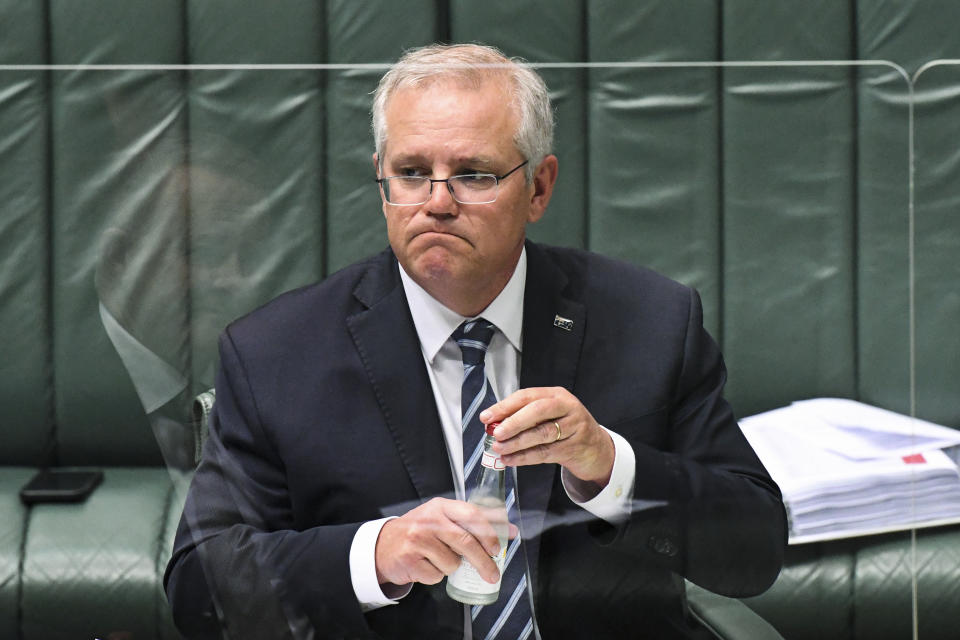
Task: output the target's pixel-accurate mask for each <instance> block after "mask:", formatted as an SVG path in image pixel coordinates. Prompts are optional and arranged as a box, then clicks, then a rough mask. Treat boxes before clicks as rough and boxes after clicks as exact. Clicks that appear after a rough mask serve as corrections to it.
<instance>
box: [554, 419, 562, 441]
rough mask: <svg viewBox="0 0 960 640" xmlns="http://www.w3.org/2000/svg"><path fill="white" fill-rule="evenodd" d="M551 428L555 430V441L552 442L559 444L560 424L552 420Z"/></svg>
mask: <svg viewBox="0 0 960 640" xmlns="http://www.w3.org/2000/svg"><path fill="white" fill-rule="evenodd" d="M553 426H555V427H556V428H557V439H556V440H554V442H560V438H561V437H562V435H561V433H560V423H559V422H557V421H556V420H554V421H553Z"/></svg>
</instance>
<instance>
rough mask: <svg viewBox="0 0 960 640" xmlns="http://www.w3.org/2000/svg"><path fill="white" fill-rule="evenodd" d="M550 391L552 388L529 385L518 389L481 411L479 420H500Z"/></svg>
mask: <svg viewBox="0 0 960 640" xmlns="http://www.w3.org/2000/svg"><path fill="white" fill-rule="evenodd" d="M551 393H552V389H550V388H548V387H529V388H526V389H519V390H517V391H514V392H513V393H511V394H510V395H509V396H507V397H506V398H504V399H503V400H501V401H500V402H497V403H495V404H492V405H490V406H489V407H487V408H486V409H484V410H483V411H481V412H480V421H481V422H483V423H484V424H490V423H491V422H497V421H500V422H502V421H503V420H506V419H507V418H508V417H510V416H512V415H513V414H514V413H516V412H517V411H519V410H520V409H522V408H523V407H525V406H526V405H528V404H530V403H531V402H534V401H536V400H539V399H540V398H546V397H548V396H549V395H550V394H551Z"/></svg>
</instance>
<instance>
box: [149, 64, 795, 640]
mask: <svg viewBox="0 0 960 640" xmlns="http://www.w3.org/2000/svg"><path fill="white" fill-rule="evenodd" d="M373 113H374V117H373V121H374V134H375V137H376V149H377V151H376V153H375V154H374V166H375V168H376V171H377V175H378V181H379V183H380V188H381V194H382V196H383V211H384V215H385V216H386V220H387V229H388V236H389V241H390V249H388V250H387V251H385V252H383V253H381V254H380V255H377V256H374V257H373V258H370V259H368V260H366V261H363V262H360V263H358V264H355V265H353V266H351V267H348V268H346V269H344V270H342V271H340V272H338V273H337V274H334V275H332V276H330V277H329V278H328V279H327V280H325V281H324V282H322V283H320V284H318V285H314V286H311V287H307V288H304V289H300V290H297V291H294V292H291V293H288V294H285V295H283V296H281V297H280V298H278V299H276V300H274V301H273V302H271V303H269V304H268V305H266V306H265V307H263V308H261V309H259V310H257V311H255V312H253V313H252V314H250V315H248V316H246V317H245V318H242V319H240V320H238V321H237V322H235V323H233V324H232V325H231V326H230V327H229V328H228V329H227V330H226V332H225V333H224V335H223V336H222V337H221V341H220V354H221V369H220V373H219V376H218V379H217V402H216V407H215V413H214V416H213V419H212V422H211V431H210V436H209V440H208V443H207V445H206V448H205V450H204V457H203V461H202V462H201V464H200V466H199V468H198V470H197V473H196V476H195V478H194V481H193V484H192V486H191V489H190V494H189V496H188V500H187V504H186V506H185V508H184V514H183V518H182V520H181V523H180V528H179V530H178V533H177V538H176V542H175V547H174V552H173V557H172V558H171V560H170V564H169V566H168V569H167V574H166V577H165V585H166V589H167V593H168V597H169V598H170V602H171V604H172V607H173V611H174V617H175V619H176V621H177V624H178V626H179V627H180V628H181V630H182V631H183V632H184V633H185V634H186V635H187V636H189V637H221V636H222V635H226V636H228V637H252V638H257V637H271V638H273V637H297V638H300V637H318V638H325V637H351V638H352V637H368V636H373V637H375V636H382V637H396V638H419V637H436V638H446V637H457V638H463V637H471V636H472V635H473V634H475V633H478V632H477V631H476V627H475V626H474V625H476V621H475V620H473V621H472V619H473V618H474V617H475V615H476V610H471V609H470V608H469V607H464V606H463V605H461V604H459V603H457V602H455V601H453V600H451V599H450V598H449V597H447V596H446V594H445V593H444V590H443V578H444V577H445V576H446V575H449V574H450V573H452V572H453V571H454V570H455V569H456V568H457V566H458V565H459V564H460V561H461V560H460V559H461V556H462V557H463V558H465V559H466V560H467V561H469V562H470V563H471V564H473V565H474V566H475V567H476V568H477V570H478V571H479V572H480V574H481V575H482V576H483V577H484V579H486V580H488V581H493V580H495V579H496V578H497V577H498V575H499V572H498V569H497V566H496V565H495V564H494V563H493V561H492V559H491V557H490V556H494V555H496V554H497V552H498V545H499V543H498V539H497V536H496V534H495V533H494V531H493V528H492V527H491V526H490V525H489V523H487V521H486V520H485V518H484V517H483V515H482V514H481V512H480V511H479V510H478V509H477V508H476V507H474V506H472V505H470V504H468V503H466V502H464V501H463V500H462V498H463V496H464V486H463V484H464V479H463V478H464V471H463V465H464V457H465V455H464V454H463V452H462V450H461V442H460V441H461V439H462V438H461V398H460V382H461V379H462V377H463V371H464V370H463V364H462V362H461V360H460V352H459V349H458V347H457V343H456V342H455V340H454V339H453V338H451V334H452V333H453V331H454V330H455V329H456V328H457V327H458V325H460V324H461V323H463V322H464V321H469V320H473V319H476V318H480V317H482V318H483V319H484V320H486V321H489V322H491V323H492V324H493V326H494V327H495V329H494V333H493V337H492V338H491V339H490V342H489V349H488V351H487V359H486V361H485V367H486V368H485V371H486V374H487V377H488V378H489V384H490V385H491V387H492V388H493V389H494V390H495V392H496V396H497V398H498V401H497V402H495V404H493V405H492V406H489V407H487V408H485V409H483V410H482V412H481V413H479V418H480V420H482V422H483V423H485V424H489V423H493V422H499V423H500V425H499V426H498V427H497V428H496V431H495V432H494V434H495V436H496V439H497V444H496V445H495V450H496V452H497V453H498V454H500V455H501V456H502V458H503V460H504V462H505V463H506V465H508V470H507V472H508V474H511V476H512V478H511V481H515V482H516V491H517V494H516V497H517V502H518V504H519V507H520V510H521V515H520V518H519V521H518V522H516V525H518V526H517V527H514V529H513V532H514V534H519V536H520V538H519V539H520V540H522V541H523V542H522V553H520V554H517V555H516V556H513V558H514V560H511V562H517V563H519V564H517V565H514V566H520V567H521V574H522V575H523V576H524V579H525V581H524V582H521V583H520V585H521V586H520V587H518V589H517V591H516V594H517V597H518V598H519V600H520V601H521V604H522V605H523V606H521V607H518V608H517V610H520V609H523V613H522V615H523V616H525V617H526V619H527V620H528V622H527V625H526V627H525V628H524V630H523V631H522V632H521V633H520V637H540V638H566V637H585V638H598V637H600V638H602V637H611V638H613V637H616V638H621V637H651V638H671V637H699V636H698V635H697V634H698V633H701V631H698V630H697V629H696V628H695V625H693V624H692V623H691V622H690V621H689V619H688V616H687V613H686V611H685V603H684V597H683V593H684V592H683V578H684V577H685V578H688V579H690V580H692V581H693V582H696V583H698V584H700V585H701V586H703V587H706V588H707V589H710V590H713V591H716V592H718V593H722V594H726V595H731V596H745V595H752V594H756V593H759V592H762V591H763V590H764V589H766V588H767V587H768V586H769V585H770V584H771V583H772V582H773V580H774V579H775V578H776V576H777V574H778V572H779V569H780V564H781V561H782V554H783V547H784V542H785V539H786V534H785V529H786V527H785V516H784V511H783V505H782V503H781V500H780V494H779V491H778V489H777V487H776V485H775V484H774V483H773V482H772V480H771V479H770V477H769V475H768V474H767V473H766V471H765V470H764V468H763V466H762V465H761V464H760V462H759V461H758V459H757V458H756V456H755V455H754V453H753V452H752V450H751V449H750V447H749V446H748V444H747V443H746V441H745V440H744V438H743V436H742V435H741V433H740V431H739V429H738V427H737V424H736V421H735V418H734V416H733V413H732V411H731V409H730V407H729V405H728V404H727V403H726V401H725V400H724V399H723V397H722V388H723V385H724V382H725V375H726V374H725V370H724V367H723V362H722V358H721V355H720V353H719V351H718V349H717V346H716V344H715V343H714V342H713V341H712V340H711V339H710V337H709V336H708V335H707V334H706V332H705V331H704V329H703V327H702V318H701V308H700V303H699V299H698V297H697V295H696V293H695V292H693V291H692V290H690V289H688V288H686V287H683V286H681V285H679V284H677V283H674V282H672V281H670V280H667V279H666V278H663V277H661V276H658V275H656V274H654V273H652V272H649V271H645V270H641V269H637V268H634V267H630V266H628V265H625V264H622V263H618V262H615V261H612V260H608V259H605V258H602V257H599V256H596V255H592V254H589V253H586V252H581V251H575V250H570V249H559V248H549V247H543V246H538V245H536V244H534V243H531V242H529V241H527V240H526V236H525V229H526V225H527V224H530V223H534V222H536V221H537V220H539V219H540V217H541V216H542V215H543V214H544V211H545V209H546V207H547V204H548V202H549V200H550V196H551V194H552V190H553V186H554V183H555V181H556V179H557V172H558V162H557V159H556V157H555V156H553V155H551V154H550V146H551V143H552V113H551V108H550V104H549V100H548V98H547V94H546V87H545V86H544V85H543V82H542V80H541V79H540V78H539V76H537V75H536V74H535V73H534V72H532V71H530V70H529V69H527V68H525V67H523V66H522V65H518V64H515V63H513V62H511V61H509V60H508V59H506V58H503V57H502V55H501V54H499V52H497V51H496V50H492V49H490V48H486V47H480V46H476V45H469V46H455V47H439V46H438V47H429V48H425V49H422V50H417V51H414V52H411V53H408V54H407V55H405V56H404V58H403V59H401V61H400V63H398V65H397V66H395V67H394V68H393V69H392V70H391V71H390V72H389V73H388V74H386V76H385V77H384V78H383V80H382V81H381V83H380V87H379V88H378V90H377V93H376V95H375V98H374V109H373ZM481 409H482V407H481ZM465 422H466V419H464V423H465ZM601 424H602V425H604V426H601ZM514 473H515V475H513V474H514ZM458 498H461V499H458ZM506 572H507V570H506V569H505V570H504V576H505V577H504V580H505V582H506V575H507V573H506ZM501 598H503V594H501ZM500 604H502V603H500ZM491 606H494V605H491ZM510 611H512V609H511V610H510ZM506 615H507V614H506V613H505V614H504V616H506ZM510 615H513V614H512V613H510ZM505 628H506V627H505ZM518 628H519V627H518ZM491 634H495V631H492V632H491ZM490 637H494V635H491V636H490ZM514 637H517V636H514Z"/></svg>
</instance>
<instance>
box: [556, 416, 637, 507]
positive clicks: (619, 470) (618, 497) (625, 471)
mask: <svg viewBox="0 0 960 640" xmlns="http://www.w3.org/2000/svg"><path fill="white" fill-rule="evenodd" d="M601 428H602V429H603V430H604V431H606V432H607V433H609V434H610V438H611V439H612V440H613V448H614V459H613V471H612V472H611V473H610V482H608V483H607V486H606V487H604V488H603V489H601V490H600V492H599V493H597V494H596V495H593V493H594V491H595V487H596V485H593V484H592V483H585V482H583V481H581V480H580V479H579V478H577V477H576V476H574V475H573V474H572V473H570V472H569V471H567V470H566V469H561V470H560V477H561V479H562V480H563V488H564V489H565V490H566V492H567V496H568V497H569V498H570V499H571V500H572V501H573V502H574V503H576V504H578V505H579V506H581V507H583V508H584V509H586V510H587V511H589V512H590V513H592V514H593V515H595V516H597V517H598V518H602V519H604V520H606V521H607V522H609V523H610V524H620V523H622V522H625V521H626V520H627V518H628V517H629V516H630V504H631V502H632V500H633V484H634V480H635V479H636V464H637V459H636V456H635V455H634V453H633V447H632V446H631V445H630V443H629V442H627V440H626V438H624V437H623V436H621V435H620V434H618V433H614V432H613V431H610V430H609V429H607V428H606V427H601ZM591 488H594V491H591V490H590V489H591ZM590 496H592V497H590Z"/></svg>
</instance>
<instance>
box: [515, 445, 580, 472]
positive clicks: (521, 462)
mask: <svg viewBox="0 0 960 640" xmlns="http://www.w3.org/2000/svg"><path fill="white" fill-rule="evenodd" d="M553 446H554V445H548V444H538V445H536V446H534V447H529V448H527V449H522V450H520V451H518V452H516V453H511V454H509V455H504V456H502V460H503V464H505V465H506V466H508V467H523V466H527V465H531V464H544V463H547V462H555V463H557V464H563V463H564V462H565V458H564V456H562V455H559V453H558V452H555V451H554V449H553V448H552V447H553Z"/></svg>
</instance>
